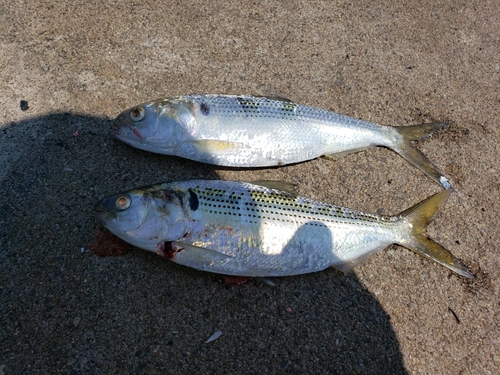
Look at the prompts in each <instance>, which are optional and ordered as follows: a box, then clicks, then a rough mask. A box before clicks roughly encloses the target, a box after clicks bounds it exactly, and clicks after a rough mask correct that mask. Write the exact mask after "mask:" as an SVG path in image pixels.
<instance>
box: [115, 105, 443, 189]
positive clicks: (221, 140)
mask: <svg viewBox="0 0 500 375" xmlns="http://www.w3.org/2000/svg"><path fill="white" fill-rule="evenodd" d="M446 126H447V124H446V123H431V124H424V125H416V126H405V127H391V126H382V125H378V124H375V123H372V122H368V121H362V120H358V119H355V118H352V117H348V116H344V115H340V114H337V113H334V112H331V111H327V110H324V109H319V108H314V107H310V106H305V105H300V104H295V103H292V102H290V101H286V100H277V99H274V98H265V97H254V96H231V95H188V96H181V97H175V98H169V99H158V100H154V101H152V102H149V103H144V104H141V105H139V106H136V107H134V108H132V109H130V110H127V111H125V112H123V113H122V114H120V115H119V116H118V117H117V119H116V120H115V127H116V128H117V130H116V132H115V137H116V138H117V139H119V140H121V141H123V142H125V143H128V144H130V145H132V146H134V147H137V148H140V149H143V150H147V151H151V152H156V153H160V154H166V155H175V156H179V157H183V158H187V159H191V160H196V161H199V162H203V163H209V164H215V165H222V166H229V167H266V166H277V165H284V164H291V163H298V162H302V161H306V160H310V159H314V158H317V157H320V156H327V157H330V158H333V159H336V158H339V157H342V156H344V155H346V154H350V153H353V152H357V151H361V150H365V149H368V148H371V147H375V146H383V147H388V148H391V149H393V150H394V151H396V152H397V153H399V154H400V155H401V156H403V157H404V158H406V159H407V160H408V161H409V162H410V163H412V164H413V165H415V166H416V167H417V168H419V169H421V170H422V171H423V172H424V173H425V174H427V175H428V176H429V177H430V178H432V179H433V180H435V181H437V182H438V183H440V184H441V185H443V186H444V187H445V188H450V187H451V186H450V185H449V183H448V180H446V178H445V177H443V176H442V174H441V173H440V172H439V171H438V170H437V169H436V168H435V167H434V166H433V165H432V163H431V162H430V161H429V160H428V159H427V158H426V157H425V156H424V155H423V154H422V153H421V152H420V151H418V150H417V149H416V148H415V147H414V146H413V144H412V142H413V141H415V140H417V139H419V138H421V137H423V136H425V135H428V134H432V133H433V132H435V131H437V130H440V129H443V128H444V127H446Z"/></svg>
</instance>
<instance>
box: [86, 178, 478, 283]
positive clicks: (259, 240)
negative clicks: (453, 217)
mask: <svg viewBox="0 0 500 375" xmlns="http://www.w3.org/2000/svg"><path fill="white" fill-rule="evenodd" d="M449 193H450V191H447V190H445V191H442V192H441V193H438V194H436V195H435V196H433V197H431V198H429V199H428V200H426V201H424V202H421V203H420V204H418V205H416V206H415V207H414V208H411V209H409V210H406V211H404V212H403V213H401V214H400V215H396V216H380V215H372V214H368V213H364V212H360V211H355V210H350V209H347V208H343V207H339V206H334V205H330V204H326V203H321V202H318V201H315V200H312V199H308V198H304V197H298V196H295V195H294V194H292V193H289V192H285V191H280V190H277V189H275V188H273V187H265V186H258V185H254V184H251V183H243V182H233V181H205V180H194V181H185V182H175V183H168V184H161V185H154V186H151V187H149V188H144V189H135V190H132V191H130V192H126V193H122V194H118V195H116V196H112V197H109V198H106V199H104V200H102V201H101V202H99V203H98V204H97V205H96V213H97V216H98V218H99V219H100V220H101V222H102V223H103V224H104V226H105V227H107V228H108V229H109V230H110V231H112V232H113V233H114V234H115V235H117V236H118V237H120V238H122V239H124V240H125V241H127V242H129V243H132V244H134V245H136V246H138V247H141V248H143V249H146V250H149V251H154V252H156V253H157V254H159V255H161V256H163V257H166V258H169V259H171V260H173V261H175V262H176V263H179V264H182V265H185V266H189V267H193V268H196V269H199V270H203V271H208V272H215V273H221V274H226V275H236V276H255V277H266V276H289V275H298V274H303V273H309V272H316V271H320V270H324V269H325V268H327V267H332V266H333V267H336V268H338V269H341V270H349V269H351V268H353V267H354V266H356V265H357V264H359V263H360V262H362V261H363V260H364V259H366V258H367V257H368V256H369V255H371V254H373V253H375V252H377V251H380V250H382V249H384V248H385V247H387V246H388V245H390V244H392V243H396V244H400V245H402V246H405V247H407V248H409V249H411V250H413V251H415V252H417V253H419V254H421V255H423V256H425V257H427V258H430V259H432V260H434V261H436V262H438V263H440V264H442V265H444V266H445V267H447V268H449V269H451V270H452V271H454V272H456V273H458V274H460V275H463V276H466V277H472V274H470V272H469V271H468V270H467V269H466V268H465V267H464V266H463V265H462V264H461V263H460V261H458V260H457V259H456V258H454V257H453V255H451V253H450V252H449V251H448V250H446V249H444V248H442V247H441V246H440V245H439V244H437V243H436V242H434V241H432V240H430V239H428V238H427V237H425V236H424V235H422V232H423V231H424V228H425V226H426V225H427V224H428V223H429V222H430V220H432V218H433V217H434V215H435V214H436V212H437V210H438V208H439V206H440V205H441V204H442V203H443V202H444V200H445V199H446V198H447V197H448V195H449Z"/></svg>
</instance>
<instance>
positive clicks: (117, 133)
mask: <svg viewBox="0 0 500 375" xmlns="http://www.w3.org/2000/svg"><path fill="white" fill-rule="evenodd" d="M114 127H115V129H114V130H113V136H114V137H115V138H118V139H120V140H126V139H127V138H128V137H130V136H131V135H132V134H134V135H135V136H136V137H137V138H138V139H139V141H140V142H142V134H141V133H140V132H139V131H138V130H137V129H136V128H134V127H133V126H132V125H130V124H127V123H122V122H120V121H118V119H117V120H116V121H115V122H114Z"/></svg>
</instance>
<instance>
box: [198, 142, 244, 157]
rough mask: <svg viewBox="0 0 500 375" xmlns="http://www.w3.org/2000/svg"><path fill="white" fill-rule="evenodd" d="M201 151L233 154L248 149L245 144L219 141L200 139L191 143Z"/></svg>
mask: <svg viewBox="0 0 500 375" xmlns="http://www.w3.org/2000/svg"><path fill="white" fill-rule="evenodd" d="M190 143H191V144H192V146H193V147H194V148H196V149H198V150H199V151H202V152H205V153H209V154H219V153H231V152H236V151H238V150H241V149H243V148H246V146H245V145H244V144H243V143H240V142H230V141H221V140H217V139H200V140H196V141H191V142H190Z"/></svg>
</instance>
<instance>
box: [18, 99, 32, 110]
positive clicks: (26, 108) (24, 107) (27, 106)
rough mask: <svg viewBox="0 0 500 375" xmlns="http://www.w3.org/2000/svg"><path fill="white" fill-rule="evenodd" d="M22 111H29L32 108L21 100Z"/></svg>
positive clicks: (25, 101)
mask: <svg viewBox="0 0 500 375" xmlns="http://www.w3.org/2000/svg"><path fill="white" fill-rule="evenodd" d="M20 105H21V111H27V110H28V109H29V108H30V107H29V105H28V101H27V100H21V103H20Z"/></svg>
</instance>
